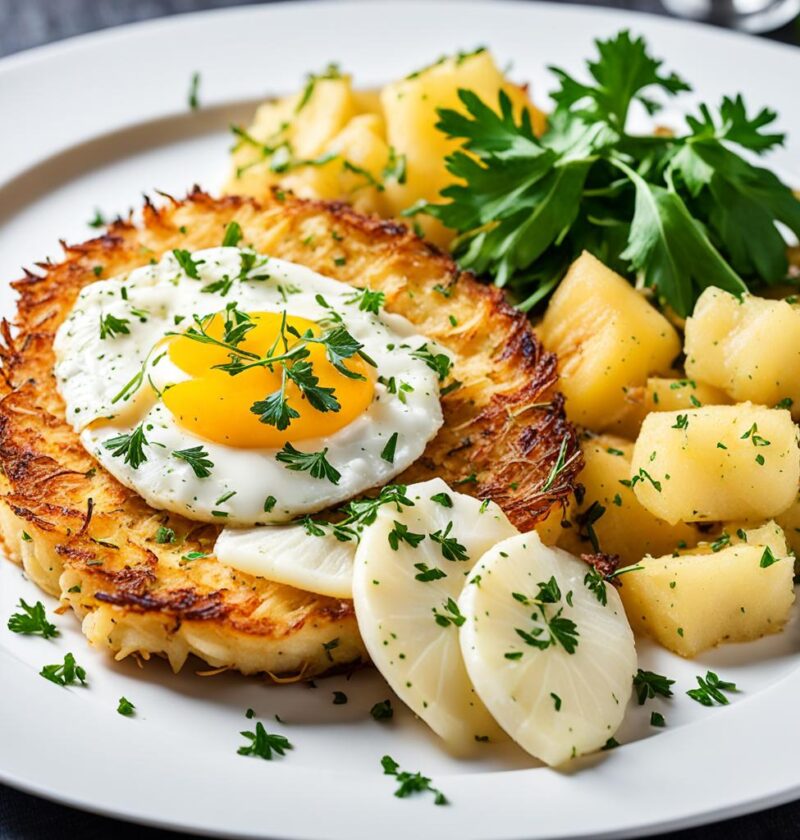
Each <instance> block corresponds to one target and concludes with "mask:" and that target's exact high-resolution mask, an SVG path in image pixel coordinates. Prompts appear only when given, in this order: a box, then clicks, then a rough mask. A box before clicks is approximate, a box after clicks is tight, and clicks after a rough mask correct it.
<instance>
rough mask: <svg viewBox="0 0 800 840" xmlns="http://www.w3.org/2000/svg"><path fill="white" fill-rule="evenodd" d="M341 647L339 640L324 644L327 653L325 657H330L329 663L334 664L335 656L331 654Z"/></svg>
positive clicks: (323, 647)
mask: <svg viewBox="0 0 800 840" xmlns="http://www.w3.org/2000/svg"><path fill="white" fill-rule="evenodd" d="M337 647H339V639H338V638H336V639H331V640H330V641H329V642H323V643H322V649H323V650H324V651H325V656H327V657H328V661H329V662H333V654H332V653H331V651H332V650H336V648H337Z"/></svg>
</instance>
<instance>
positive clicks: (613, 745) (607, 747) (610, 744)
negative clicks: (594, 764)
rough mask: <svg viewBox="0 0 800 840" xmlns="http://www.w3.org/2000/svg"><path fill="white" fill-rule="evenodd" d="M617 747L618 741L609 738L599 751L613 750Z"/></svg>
mask: <svg viewBox="0 0 800 840" xmlns="http://www.w3.org/2000/svg"><path fill="white" fill-rule="evenodd" d="M618 746H619V741H618V740H617V739H616V738H613V737H612V738H609V739H608V740H607V741H606V742H605V744H603V746H602V747H600V749H601V750H604V751H605V750H614V749H616V748H617V747H618Z"/></svg>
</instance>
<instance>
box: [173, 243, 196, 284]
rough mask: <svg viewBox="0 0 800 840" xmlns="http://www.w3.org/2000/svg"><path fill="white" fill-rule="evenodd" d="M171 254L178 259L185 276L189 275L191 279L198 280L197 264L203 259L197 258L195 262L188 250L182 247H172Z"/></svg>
mask: <svg viewBox="0 0 800 840" xmlns="http://www.w3.org/2000/svg"><path fill="white" fill-rule="evenodd" d="M172 254H173V256H174V257H175V259H176V260H177V261H178V265H179V266H180V267H181V268H182V269H183V271H184V274H186V276H187V277H191V279H192V280H199V279H200V272H199V271H198V268H197V267H198V266H199V265H202V263H203V260H198V261H197V262H195V261H194V259H192V254H191V252H190V251H186V250H184V249H183V248H173V249H172Z"/></svg>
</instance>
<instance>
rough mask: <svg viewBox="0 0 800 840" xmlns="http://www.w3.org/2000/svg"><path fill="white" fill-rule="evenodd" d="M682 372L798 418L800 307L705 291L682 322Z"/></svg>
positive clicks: (762, 299)
mask: <svg viewBox="0 0 800 840" xmlns="http://www.w3.org/2000/svg"><path fill="white" fill-rule="evenodd" d="M686 372H687V373H688V374H689V376H695V377H697V378H698V379H702V380H703V381H704V382H708V383H710V384H711V385H716V386H717V387H718V388H722V389H723V390H725V391H726V392H727V393H728V394H730V395H731V397H733V399H734V400H738V401H744V400H749V401H750V402H754V403H759V404H760V405H768V406H774V405H779V404H780V405H781V406H782V407H788V408H791V410H792V413H793V416H794V418H795V419H796V420H797V419H800V307H798V306H794V305H792V304H790V303H788V302H787V301H785V300H766V299H765V298H760V297H755V296H753V295H745V296H744V297H743V298H742V299H741V300H739V298H737V297H735V296H734V295H732V294H729V293H728V292H724V291H722V289H716V288H708V289H706V290H705V291H704V292H703V294H702V295H700V298H699V300H698V301H697V304H696V305H695V308H694V313H693V314H692V316H691V318H689V319H688V320H687V322H686Z"/></svg>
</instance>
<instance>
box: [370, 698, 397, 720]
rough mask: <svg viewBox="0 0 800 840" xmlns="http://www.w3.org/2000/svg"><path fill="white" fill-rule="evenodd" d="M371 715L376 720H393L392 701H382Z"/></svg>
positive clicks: (371, 710) (371, 711)
mask: <svg viewBox="0 0 800 840" xmlns="http://www.w3.org/2000/svg"><path fill="white" fill-rule="evenodd" d="M369 713H370V714H371V715H372V717H373V719H374V720H391V719H392V718H393V717H394V709H393V708H392V701H391V700H381V701H380V702H378V703H376V704H375V705H374V706H373V707H372V708H371V709H370V710H369Z"/></svg>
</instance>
